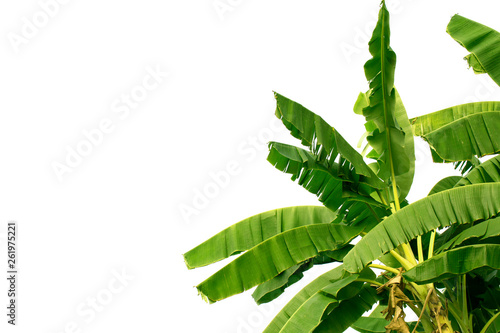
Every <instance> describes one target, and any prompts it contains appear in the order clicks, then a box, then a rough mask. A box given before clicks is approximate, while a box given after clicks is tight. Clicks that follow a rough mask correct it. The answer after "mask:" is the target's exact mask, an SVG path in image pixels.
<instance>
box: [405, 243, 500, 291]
mask: <svg viewBox="0 0 500 333" xmlns="http://www.w3.org/2000/svg"><path fill="white" fill-rule="evenodd" d="M481 267H489V268H492V269H500V245H497V244H480V245H470V246H464V247H459V248H457V249H453V250H449V251H446V252H444V253H441V254H439V255H437V256H434V257H432V258H431V259H427V260H425V261H424V262H422V263H420V264H418V265H417V266H415V267H413V268H412V269H410V270H408V271H407V272H405V273H403V276H404V277H405V278H406V279H407V280H409V281H412V282H415V283H418V284H424V283H431V282H435V281H439V280H443V279H448V278H451V277H454V276H456V275H462V274H465V273H469V272H470V271H473V270H475V269H478V268H481Z"/></svg>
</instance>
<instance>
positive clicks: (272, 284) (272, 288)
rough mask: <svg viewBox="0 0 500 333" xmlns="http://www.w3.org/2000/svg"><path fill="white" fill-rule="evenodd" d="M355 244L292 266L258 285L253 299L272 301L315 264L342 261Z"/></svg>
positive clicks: (263, 301) (323, 253) (259, 301)
mask: <svg viewBox="0 0 500 333" xmlns="http://www.w3.org/2000/svg"><path fill="white" fill-rule="evenodd" d="M353 246H354V245H351V244H347V245H346V246H344V247H343V248H341V249H339V250H336V251H326V252H322V254H321V255H319V256H317V257H314V258H312V259H310V260H307V261H305V262H304V263H301V264H298V265H295V266H293V267H290V268H289V269H287V270H285V271H284V272H282V273H280V274H279V275H278V276H276V277H274V278H272V279H271V280H268V281H266V282H264V283H262V284H260V285H258V286H257V288H255V291H254V292H253V294H252V297H253V299H254V300H255V302H256V303H257V304H264V303H268V302H271V301H272V300H274V299H276V298H278V297H279V296H280V295H281V294H283V293H284V292H285V289H286V288H288V287H290V286H291V285H292V284H294V283H296V282H298V281H300V280H301V279H302V278H303V277H304V274H303V273H304V272H305V271H307V270H309V269H311V268H312V267H313V266H314V265H323V264H328V263H331V262H336V261H342V259H344V257H345V255H346V254H347V253H348V252H349V251H350V250H351V249H352V247H353Z"/></svg>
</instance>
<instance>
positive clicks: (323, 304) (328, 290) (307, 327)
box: [281, 270, 375, 333]
mask: <svg viewBox="0 0 500 333" xmlns="http://www.w3.org/2000/svg"><path fill="white" fill-rule="evenodd" d="M366 271H368V270H366ZM370 272H371V271H370ZM360 275H361V274H352V275H349V276H347V277H345V278H343V279H341V280H337V281H335V282H333V283H332V284H330V285H328V286H326V287H324V288H322V289H321V290H319V291H318V292H317V293H316V294H314V295H313V296H311V297H310V298H309V299H308V300H307V301H306V302H304V303H303V304H302V305H301V306H300V307H299V308H298V309H297V311H295V313H294V314H293V315H292V316H291V317H290V319H288V321H287V322H286V324H285V325H284V326H283V328H282V329H281V331H282V332H287V333H301V332H312V331H313V330H314V329H315V328H316V327H317V326H318V325H319V324H320V323H321V321H322V320H323V318H325V317H326V316H327V315H328V314H329V313H330V312H331V311H333V310H334V309H335V308H337V307H338V306H339V305H340V304H341V302H342V301H343V300H345V299H349V298H352V297H354V296H356V295H357V294H358V292H359V290H360V289H361V287H362V286H363V285H364V282H359V281H356V279H357V278H358V277H360ZM365 275H370V276H372V277H373V278H374V277H375V274H374V273H373V272H371V274H367V273H365Z"/></svg>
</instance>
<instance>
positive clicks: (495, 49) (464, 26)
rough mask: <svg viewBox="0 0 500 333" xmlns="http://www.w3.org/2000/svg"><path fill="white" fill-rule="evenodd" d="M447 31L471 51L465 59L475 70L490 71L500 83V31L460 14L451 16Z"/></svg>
mask: <svg viewBox="0 0 500 333" xmlns="http://www.w3.org/2000/svg"><path fill="white" fill-rule="evenodd" d="M446 31H447V32H448V33H449V34H450V36H451V37H452V38H453V39H454V40H456V41H457V42H458V43H459V44H460V45H462V46H463V47H465V48H466V49H467V50H468V51H469V52H471V54H470V55H468V56H467V57H465V59H466V60H467V62H468V63H469V66H470V67H472V68H473V69H474V72H475V73H488V75H489V76H490V77H491V78H492V79H493V81H495V82H496V83H497V84H498V85H500V63H499V62H498V59H499V58H500V33H498V32H497V31H495V30H493V29H491V28H489V27H487V26H485V25H482V24H480V23H477V22H474V21H472V20H469V19H467V18H465V17H463V16H460V15H455V16H453V17H452V18H451V20H450V23H449V24H448V27H447V28H446Z"/></svg>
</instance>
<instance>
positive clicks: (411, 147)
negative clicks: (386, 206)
mask: <svg viewBox="0 0 500 333" xmlns="http://www.w3.org/2000/svg"><path fill="white" fill-rule="evenodd" d="M394 93H395V94H396V106H395V117H396V122H397V123H398V124H399V125H400V126H401V129H402V131H403V132H404V133H405V136H404V138H405V139H404V150H405V155H406V156H407V157H408V160H409V169H408V171H407V172H405V173H402V174H399V175H397V176H396V183H397V185H398V190H399V201H403V200H404V199H405V198H406V196H407V195H408V193H409V192H410V188H411V185H412V183H413V177H414V175H415V144H414V140H413V135H411V134H412V127H411V124H410V121H409V120H408V115H407V113H406V109H405V107H404V105H403V101H402V100H401V96H400V95H399V93H398V91H397V90H396V89H394ZM369 103H370V99H369V97H368V95H367V94H366V93H360V94H359V96H358V100H357V101H356V104H355V105H354V112H355V113H357V114H361V115H362V114H363V109H364V108H366V107H368V106H369ZM365 126H366V127H367V133H366V134H365V135H366V136H368V135H370V133H371V131H369V129H371V130H372V131H373V130H374V128H373V127H372V128H370V124H367V125H365ZM407 133H408V135H407ZM369 155H370V156H371V157H372V158H375V159H378V158H379V157H380V156H379V154H377V153H376V152H374V151H372V152H371V153H370V154H369Z"/></svg>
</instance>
